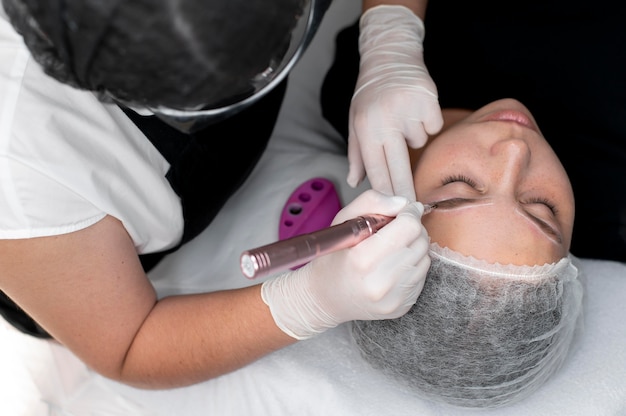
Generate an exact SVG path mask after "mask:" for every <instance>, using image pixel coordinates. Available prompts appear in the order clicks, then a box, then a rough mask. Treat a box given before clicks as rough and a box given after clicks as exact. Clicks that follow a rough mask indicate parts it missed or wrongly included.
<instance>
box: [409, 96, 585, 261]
mask: <svg viewBox="0 0 626 416" xmlns="http://www.w3.org/2000/svg"><path fill="white" fill-rule="evenodd" d="M414 179H415V190H416V195H417V199H418V200H419V201H422V202H424V203H436V204H437V206H438V208H437V209H436V210H434V211H433V212H432V213H431V214H429V215H427V216H424V218H423V223H424V225H425V227H426V229H427V230H428V233H429V235H430V237H431V240H432V241H434V242H437V243H439V245H441V246H447V247H449V248H450V249H452V250H455V251H458V252H460V253H462V254H465V255H471V256H474V257H477V258H480V259H484V260H487V261H489V262H496V261H497V262H500V263H512V264H516V265H523V264H544V263H552V262H555V261H557V260H559V259H561V258H562V257H565V256H566V255H567V253H568V251H569V247H570V241H571V236H572V227H573V222H574V195H573V192H572V188H571V185H570V182H569V179H568V177H567V174H566V173H565V169H564V168H563V166H562V165H561V162H560V161H559V159H558V157H557V156H556V154H555V153H554V151H553V150H552V148H551V147H550V146H549V144H548V143H547V142H546V140H545V139H544V137H543V135H542V134H541V132H540V131H539V128H538V127H537V124H536V123H535V120H534V118H533V117H532V115H531V114H530V112H529V110H528V109H527V108H526V107H525V106H524V105H522V104H521V103H520V102H518V101H516V100H513V99H504V100H498V101H495V102H492V103H491V104H488V105H486V106H484V107H483V108H481V109H479V110H478V111H476V112H474V113H472V114H470V115H469V116H468V117H467V118H465V119H462V120H461V121H459V122H457V123H456V124H453V125H452V126H450V127H449V128H447V129H445V130H444V131H443V132H442V133H440V134H439V135H438V136H437V137H436V138H435V139H434V140H432V141H431V142H430V143H429V145H428V146H427V147H426V148H425V149H424V151H423V153H422V154H421V156H420V159H419V160H418V162H417V165H416V169H415V174H414Z"/></svg>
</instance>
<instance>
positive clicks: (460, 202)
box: [433, 198, 563, 244]
mask: <svg viewBox="0 0 626 416" xmlns="http://www.w3.org/2000/svg"><path fill="white" fill-rule="evenodd" d="M482 202H484V199H482V198H481V199H479V198H450V199H445V200H443V201H437V202H434V203H433V205H436V207H437V210H441V209H443V210H446V209H453V208H460V207H464V206H468V205H479V204H481V203H482ZM521 212H522V214H523V215H524V216H525V217H526V218H528V219H529V220H531V221H532V222H533V223H535V224H536V225H537V226H538V227H539V228H540V229H541V231H543V232H544V234H547V235H548V236H550V237H552V238H554V239H556V241H557V242H558V243H559V244H562V243H563V239H562V238H561V234H560V233H559V232H558V231H557V230H555V229H554V227H552V226H551V225H550V224H548V223H547V222H545V221H544V220H542V219H541V218H538V217H536V216H534V215H533V214H531V213H530V212H528V211H527V210H525V209H523V208H522V209H521Z"/></svg>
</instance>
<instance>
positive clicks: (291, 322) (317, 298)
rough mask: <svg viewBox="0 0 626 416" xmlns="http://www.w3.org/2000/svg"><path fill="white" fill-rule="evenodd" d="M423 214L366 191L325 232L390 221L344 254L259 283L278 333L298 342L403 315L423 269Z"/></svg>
mask: <svg viewBox="0 0 626 416" xmlns="http://www.w3.org/2000/svg"><path fill="white" fill-rule="evenodd" d="M423 212H424V206H423V205H422V204H421V203H419V202H413V203H408V201H407V199H406V198H403V197H397V196H396V197H390V196H386V195H384V194H382V193H379V192H377V191H373V190H368V191H366V192H364V193H363V194H361V195H360V196H359V197H358V198H357V199H355V200H354V201H353V202H352V203H350V204H349V205H348V206H346V207H345V208H344V209H342V210H341V211H340V212H339V213H338V214H337V216H336V217H335V220H334V221H333V224H337V223H341V222H343V221H346V220H348V219H351V218H354V217H358V216H359V215H364V214H371V213H375V214H383V215H388V216H395V217H396V218H395V219H394V220H392V221H391V222H390V223H389V224H387V225H386V226H385V227H383V228H382V229H380V230H379V231H378V232H377V233H376V234H374V235H372V236H371V237H369V238H367V239H365V240H364V241H362V242H361V243H359V244H358V245H356V246H354V247H352V248H348V249H345V250H341V251H338V252H335V253H330V254H327V255H325V256H322V257H319V258H317V259H315V260H313V261H311V262H310V263H308V264H306V265H305V266H303V267H301V268H299V269H297V270H295V271H291V272H287V273H285V274H282V275H279V276H278V277H275V278H273V279H270V280H267V281H266V282H264V283H263V285H262V289H261V294H262V297H263V300H264V301H265V303H266V304H267V305H268V306H269V307H270V311H271V313H272V316H273V318H274V321H275V322H276V324H277V325H278V327H279V328H280V329H282V330H283V331H284V332H285V333H286V334H288V335H290V336H291V337H293V338H296V339H300V340H301V339H307V338H310V337H312V336H314V335H316V334H318V333H320V332H323V331H325V330H326V329H328V328H332V327H335V326H337V325H339V324H340V323H342V322H347V321H351V320H357V319H358V320H375V319H391V318H397V317H400V316H402V315H404V314H405V313H407V312H408V311H409V309H410V308H411V306H412V305H413V304H414V303H415V301H416V300H417V297H418V296H419V294H420V293H421V291H422V288H423V286H424V279H425V277H426V272H427V271H428V268H429V267H430V257H429V256H428V247H429V239H428V234H427V232H426V229H425V228H424V226H423V225H422V223H421V217H422V213H423Z"/></svg>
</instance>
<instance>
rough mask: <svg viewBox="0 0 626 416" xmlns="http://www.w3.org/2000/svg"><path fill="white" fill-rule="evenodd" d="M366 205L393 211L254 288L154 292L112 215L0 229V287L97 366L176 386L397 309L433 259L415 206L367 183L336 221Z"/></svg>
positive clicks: (148, 383)
mask: <svg viewBox="0 0 626 416" xmlns="http://www.w3.org/2000/svg"><path fill="white" fill-rule="evenodd" d="M369 212H375V213H379V214H381V215H386V216H389V217H394V220H393V221H391V222H390V223H389V224H387V225H386V226H385V227H384V228H383V229H381V230H380V231H378V232H377V233H376V236H375V238H368V239H366V240H365V241H363V242H362V243H360V244H357V245H356V246H354V247H352V248H349V249H345V250H340V251H337V252H335V253H330V254H328V255H325V256H322V257H320V258H319V259H315V260H313V261H311V262H310V263H308V264H306V265H305V266H303V267H301V268H300V269H298V270H296V271H292V272H286V273H284V274H281V275H278V276H276V277H273V278H271V279H270V280H268V281H267V282H266V284H263V286H262V288H263V293H262V294H261V286H260V285H255V286H252V287H248V288H244V289H234V290H224V291H219V292H213V293H205V294H194V295H184V296H170V297H167V298H163V299H161V300H159V301H157V298H156V294H155V291H154V289H153V287H152V285H151V284H150V281H149V280H148V278H147V276H146V274H145V273H144V271H143V268H142V266H141V264H140V261H139V258H138V256H137V253H136V250H135V247H134V245H133V242H132V239H131V238H130V236H129V235H128V234H127V233H126V230H125V228H124V226H123V225H122V223H121V222H120V221H118V220H117V219H115V218H113V217H110V216H107V217H105V218H103V219H102V220H100V221H99V222H97V223H96V224H94V225H92V226H90V227H87V228H85V229H83V230H80V231H76V232H73V233H69V234H64V235H58V236H55V237H42V238H30V239H19V240H0V289H2V290H3V291H4V292H5V293H6V294H7V295H9V296H10V297H11V298H13V300H14V301H15V302H16V303H17V304H18V305H20V306H21V307H22V308H24V310H25V311H26V312H28V313H29V314H30V315H31V316H32V317H33V318H34V319H35V320H36V321H37V322H38V323H39V324H40V325H41V326H42V327H43V328H44V329H45V330H47V331H48V332H49V333H50V334H51V335H52V336H53V337H54V338H56V339H57V340H58V341H59V342H61V343H62V344H64V345H65V346H67V347H68V348H69V349H70V350H72V351H73V352H74V353H75V354H76V355H77V356H78V357H79V358H80V359H82V360H83V361H84V362H85V363H86V364H87V365H88V366H90V367H92V368H93V369H94V370H95V371H97V372H99V373H101V374H102V375H104V376H106V377H109V378H112V379H115V380H118V381H121V382H123V383H126V384H130V385H134V386H137V387H142V388H170V387H180V386H185V385H189V384H193V383H197V382H200V381H204V380H208V379H210V378H213V377H217V376H220V375H223V374H226V373H228V372H231V371H233V370H236V369H238V368H240V367H243V366H245V365H246V364H249V363H251V362H252V361H255V360H257V359H258V358H260V357H262V356H264V355H266V354H268V353H270V352H272V351H275V350H277V349H280V348H282V347H284V346H287V345H289V344H292V343H293V342H295V340H296V339H307V338H310V337H313V336H315V335H317V334H319V333H321V332H323V331H325V330H327V329H328V328H333V327H335V326H337V325H339V324H341V323H343V322H349V321H353V320H356V319H358V320H363V319H390V318H397V317H399V316H401V315H404V314H405V313H406V312H407V311H408V309H409V308H410V306H411V305H413V304H414V303H415V301H416V299H417V297H418V296H419V293H420V292H421V288H422V286H423V284H424V278H425V277H426V272H427V271H428V267H429V266H430V258H429V257H428V234H427V232H426V230H425V229H424V226H423V225H422V224H421V215H422V212H423V207H422V206H421V204H419V203H414V204H408V200H407V199H406V198H402V197H389V196H386V195H383V194H381V193H378V192H375V191H372V190H368V191H365V192H364V193H362V194H361V195H359V196H358V197H357V198H355V200H354V201H351V202H350V203H349V204H348V205H346V206H345V207H344V208H343V209H342V210H341V211H340V212H339V213H338V214H337V216H336V217H335V219H334V221H337V222H343V221H345V220H347V219H349V218H355V217H358V216H360V215H363V214H365V213H369ZM209 254H210V253H209ZM210 278H211V276H207V279H210ZM240 278H242V279H243V276H240Z"/></svg>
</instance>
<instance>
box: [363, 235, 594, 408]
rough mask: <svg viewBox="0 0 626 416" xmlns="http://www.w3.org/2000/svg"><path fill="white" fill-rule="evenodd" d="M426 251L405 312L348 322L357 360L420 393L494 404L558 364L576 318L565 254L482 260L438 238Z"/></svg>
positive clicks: (578, 296) (577, 288) (576, 292)
mask: <svg viewBox="0 0 626 416" xmlns="http://www.w3.org/2000/svg"><path fill="white" fill-rule="evenodd" d="M430 254H431V267H430V270H429V272H428V275H427V277H426V281H425V284H424V289H423V291H422V293H421V295H420V297H419V298H418V300H417V302H416V304H415V305H414V306H413V308H412V309H411V310H410V311H409V312H408V313H407V314H406V315H404V316H402V317H401V318H398V319H392V320H380V321H355V322H353V326H352V335H353V337H354V340H355V341H356V344H357V346H358V348H359V349H360V351H361V354H362V356H363V357H364V358H365V360H366V361H368V362H369V363H370V364H371V365H372V366H373V367H375V368H377V369H379V370H381V371H382V372H383V373H385V374H387V375H389V376H391V377H393V378H395V379H396V380H398V381H400V382H401V383H402V384H404V385H406V386H408V387H409V388H411V390H413V391H415V392H416V393H417V394H418V395H421V396H423V397H426V398H429V399H432V400H436V401H441V402H446V403H449V404H453V405H456V406H461V407H499V406H503V405H506V404H510V403H512V402H514V401H517V400H520V399H522V398H523V397H526V396H528V395H529V394H530V393H532V392H533V391H535V390H536V389H537V388H538V387H539V386H541V385H542V384H543V383H544V382H545V381H546V380H547V379H548V378H549V377H550V375H551V374H553V373H554V372H555V371H556V370H557V369H558V368H559V367H560V365H561V364H562V362H563V360H564V358H565V356H566V354H567V352H568V349H569V347H570V344H571V342H572V339H573V334H574V332H575V328H576V327H577V319H578V317H579V316H581V309H582V291H583V288H582V283H581V281H580V279H579V276H578V269H577V267H576V266H575V265H574V264H573V263H572V258H571V257H566V258H563V259H562V260H560V261H559V262H557V263H554V264H546V265H543V266H514V265H500V264H490V263H487V262H485V261H481V260H477V259H475V258H473V257H466V256H463V255H461V254H459V253H456V252H454V251H452V250H449V249H447V248H441V247H439V246H438V245H437V244H432V245H431V252H430Z"/></svg>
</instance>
